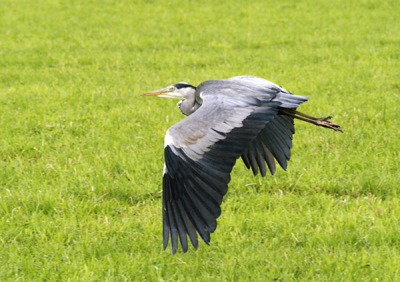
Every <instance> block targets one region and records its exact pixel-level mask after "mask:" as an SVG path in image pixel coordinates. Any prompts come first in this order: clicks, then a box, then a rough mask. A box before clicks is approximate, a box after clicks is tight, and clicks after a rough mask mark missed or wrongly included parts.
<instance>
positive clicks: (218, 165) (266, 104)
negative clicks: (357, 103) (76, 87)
mask: <svg viewBox="0 0 400 282" xmlns="http://www.w3.org/2000/svg"><path fill="white" fill-rule="evenodd" d="M142 95H143V96H153V95H157V96H160V97H168V98H180V99H182V100H181V101H180V102H179V103H178V107H179V108H180V110H181V112H182V113H183V114H185V115H187V116H188V117H187V118H185V119H183V120H182V121H180V122H178V123H177V124H175V125H173V126H172V127H171V128H169V129H168V130H167V133H166V136H165V141H164V155H165V166H164V173H163V240H164V249H166V248H167V246H168V242H169V239H170V238H171V243H172V252H173V253H175V252H176V250H177V248H178V245H179V243H178V240H179V241H180V243H181V246H182V249H183V252H186V251H187V250H188V239H187V238H188V237H189V239H190V241H191V243H192V245H193V246H194V248H195V249H197V248H198V235H197V234H199V235H200V237H201V238H202V239H203V240H204V242H206V243H207V244H209V242H210V233H212V232H214V231H215V229H216V227H217V221H216V220H217V218H218V217H219V216H220V215H221V208H220V205H221V203H222V199H223V196H224V195H225V194H226V192H227V190H228V183H229V182H230V179H231V178H230V173H231V171H232V168H233V166H234V165H235V163H236V160H237V159H238V158H239V157H241V158H242V160H243V162H244V163H245V165H246V166H247V168H249V169H250V168H251V169H252V171H253V174H254V175H257V174H258V172H260V173H261V175H262V176H265V175H266V173H267V170H269V171H270V172H271V174H274V173H275V171H276V164H275V160H276V161H277V162H278V164H279V165H280V166H281V167H282V168H283V169H286V168H287V161H288V160H289V159H290V149H291V148H292V135H293V134H294V122H293V120H294V118H297V119H301V120H304V121H307V122H310V123H313V124H315V125H319V126H323V127H327V128H331V129H334V130H339V131H341V128H340V126H339V125H337V124H335V123H333V122H331V121H329V119H330V117H326V118H315V117H312V116H309V115H306V114H303V113H300V112H297V111H296V109H297V107H298V106H299V105H300V104H302V103H304V102H305V101H307V99H308V97H303V96H297V95H293V94H292V93H290V92H289V91H287V90H285V89H284V88H282V87H280V86H278V85H276V84H275V83H272V82H270V81H267V80H265V79H262V78H259V77H254V76H237V77H232V78H229V79H222V80H208V81H204V82H202V83H201V84H200V85H199V86H198V87H194V86H192V85H190V84H187V83H183V82H181V83H176V84H174V85H171V86H168V87H166V88H163V89H160V90H156V91H152V92H147V93H144V94H142Z"/></svg>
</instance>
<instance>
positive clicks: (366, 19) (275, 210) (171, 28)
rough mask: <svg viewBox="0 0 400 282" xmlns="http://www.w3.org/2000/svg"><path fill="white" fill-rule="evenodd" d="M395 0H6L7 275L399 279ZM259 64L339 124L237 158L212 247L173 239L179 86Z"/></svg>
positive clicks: (303, 130) (3, 156)
mask: <svg viewBox="0 0 400 282" xmlns="http://www.w3.org/2000/svg"><path fill="white" fill-rule="evenodd" d="M399 13H400V8H399V5H398V3H397V1H376V0H363V1H341V0H335V1H314V0H312V1H289V0H285V1H235V2H233V1H219V2H215V1H202V2H201V3H200V2H195V1H161V0H160V1H157V0H154V1H46V0H40V1H28V0H26V1H11V0H4V1H2V2H1V3H0V34H1V38H0V245H1V248H0V265H1V267H0V280H1V281H17V280H18V281H144V280H148V281H164V280H170V281H202V280H210V279H211V280H219V281H233V280H234V281H246V280H247V281H257V280H258V281H270V280H276V281H289V280H299V281H312V280H316V281H334V280H336V281H362V280H365V281H369V280H374V279H378V280H380V281H396V280H398V279H400V277H399V276H400V274H399V270H398V265H399V263H400V261H399V260H400V259H399V257H400V256H399V255H400V234H399V232H400V222H399V218H398V215H399V212H400V201H399V198H398V194H399V191H400V188H399V185H398V183H399V182H400V173H399V169H398V163H399V161H400V157H399V134H400V129H399V118H400V114H399V111H400V109H399V108H400V98H399V95H400V82H399V77H400V67H399V66H400V64H399V59H400V49H399V46H400V23H399V21H398V15H399ZM244 74H248V75H256V76H260V77H263V78H266V79H268V80H271V81H273V82H276V83H277V84H279V85H282V86H283V87H285V88H286V89H288V90H289V91H291V92H293V93H295V94H298V95H304V96H309V97H310V100H309V101H308V102H307V103H306V104H304V105H302V107H301V110H302V111H303V112H307V113H310V114H313V115H316V116H324V115H333V116H334V121H335V122H337V123H339V124H340V125H341V126H342V128H343V129H344V131H345V133H344V134H339V133H336V132H331V131H329V130H325V129H321V128H317V127H313V126H311V125H309V124H305V123H301V122H297V123H296V135H295V136H294V148H293V151H292V152H293V154H292V160H291V161H290V163H289V168H288V170H287V171H286V172H284V171H283V170H278V172H277V174H276V175H275V176H274V177H271V176H267V177H266V178H261V177H253V176H252V174H251V172H250V171H247V170H246V169H245V166H244V165H243V164H242V162H241V161H238V163H237V165H236V166H235V168H234V170H233V173H232V181H231V183H230V190H229V191H228V194H227V195H226V196H225V200H224V203H223V205H222V210H223V211H222V215H221V217H220V218H219V220H218V223H219V226H218V228H217V231H216V232H215V233H214V234H213V235H212V241H211V245H210V246H206V245H205V244H200V247H199V250H198V251H195V250H194V249H193V248H192V249H190V250H189V252H188V253H187V254H183V253H181V252H179V253H178V254H176V255H175V256H172V255H171V252H170V250H169V249H168V251H163V250H162V236H161V229H162V221H161V175H162V168H163V145H162V144H163V138H164V134H165V131H166V130H167V128H168V127H170V126H171V125H173V124H174V123H176V122H178V121H179V120H181V119H182V118H183V116H182V115H181V114H180V112H179V110H178V109H177V107H176V103H177V101H176V100H170V99H150V98H147V99H145V98H143V97H139V94H140V93H143V92H146V91H149V90H154V89H158V88H161V87H164V86H167V85H169V84H172V83H175V82H179V81H186V82H188V83H191V84H193V85H197V84H199V83H200V82H202V81H204V80H208V79H218V78H227V77H231V76H236V75H244Z"/></svg>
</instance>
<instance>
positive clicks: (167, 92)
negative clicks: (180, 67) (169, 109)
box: [140, 87, 183, 99]
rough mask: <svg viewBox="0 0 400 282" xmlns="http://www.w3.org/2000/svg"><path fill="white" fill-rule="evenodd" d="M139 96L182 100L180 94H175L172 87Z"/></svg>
mask: <svg viewBox="0 0 400 282" xmlns="http://www.w3.org/2000/svg"><path fill="white" fill-rule="evenodd" d="M140 96H158V97H163V98H179V99H182V98H183V96H182V94H181V93H178V92H176V91H175V88H173V87H165V88H163V89H158V90H155V91H150V92H146V93H143V94H141V95H140Z"/></svg>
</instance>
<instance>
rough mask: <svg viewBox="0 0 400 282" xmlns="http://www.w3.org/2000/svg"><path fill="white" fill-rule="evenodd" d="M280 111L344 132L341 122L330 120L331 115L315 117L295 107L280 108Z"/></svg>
mask: <svg viewBox="0 0 400 282" xmlns="http://www.w3.org/2000/svg"><path fill="white" fill-rule="evenodd" d="M279 113H280V114H284V115H287V116H290V117H293V118H297V119H300V120H303V121H306V122H309V123H312V124H315V125H318V126H322V127H326V128H330V129H333V130H335V131H340V132H343V130H342V128H341V127H340V125H339V124H337V123H334V122H332V121H330V119H331V118H332V117H331V116H328V117H322V118H317V117H313V116H310V115H307V114H304V113H301V112H299V111H296V110H294V109H284V108H280V109H279Z"/></svg>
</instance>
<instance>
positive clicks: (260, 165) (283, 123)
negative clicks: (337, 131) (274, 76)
mask: <svg viewBox="0 0 400 282" xmlns="http://www.w3.org/2000/svg"><path fill="white" fill-rule="evenodd" d="M230 79H232V80H242V81H247V82H250V83H254V84H257V85H258V86H259V87H264V88H269V89H271V90H272V91H277V92H278V93H283V94H289V95H293V94H292V93H291V92H289V91H287V90H286V89H284V88H283V87H281V86H279V85H277V84H275V83H273V82H271V81H268V80H265V79H263V78H260V77H254V76H236V77H232V78H230ZM281 98H282V97H281ZM285 98H287V95H286V97H285ZM303 99H304V101H305V100H307V99H308V98H307V97H303ZM282 100H283V101H282V102H283V103H282V105H281V106H280V107H281V108H289V109H293V108H295V105H293V104H292V103H288V101H285V100H286V99H282ZM289 100H291V99H290V96H289ZM294 132H295V130H294V121H293V117H290V116H286V115H281V114H279V112H278V115H277V116H275V118H274V119H273V120H272V121H270V122H269V123H268V124H266V125H265V127H264V128H263V129H262V130H261V131H260V133H259V134H258V135H257V137H256V138H255V139H254V140H253V141H251V142H250V143H249V145H248V147H247V148H246V150H245V151H244V152H243V154H242V156H241V157H242V160H243V162H244V163H245V165H246V166H247V168H248V169H250V168H251V169H252V171H253V174H254V175H257V174H258V171H260V172H261V175H262V176H265V175H266V173H267V167H268V169H269V170H270V172H271V174H272V175H273V174H275V172H276V164H275V159H276V160H277V162H278V164H279V165H280V166H281V167H282V168H283V169H285V170H286V168H287V161H288V160H290V155H291V152H290V149H291V148H292V139H293V134H294Z"/></svg>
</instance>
